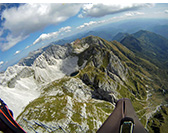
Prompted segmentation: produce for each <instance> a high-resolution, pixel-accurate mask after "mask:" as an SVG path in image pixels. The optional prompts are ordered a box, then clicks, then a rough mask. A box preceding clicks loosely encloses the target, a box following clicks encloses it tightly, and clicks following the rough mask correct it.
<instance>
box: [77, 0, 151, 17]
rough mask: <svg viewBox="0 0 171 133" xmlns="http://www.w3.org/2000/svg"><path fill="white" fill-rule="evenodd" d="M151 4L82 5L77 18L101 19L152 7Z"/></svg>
mask: <svg viewBox="0 0 171 133" xmlns="http://www.w3.org/2000/svg"><path fill="white" fill-rule="evenodd" d="M153 6H154V4H151V3H137V4H133V3H126V4H124V3H121V4H113V3H111V4H109V3H108V4H99V3H98V4H84V6H83V11H82V13H81V14H79V15H78V17H102V16H105V15H109V14H115V13H120V12H125V11H134V10H138V9H142V8H149V7H153Z"/></svg>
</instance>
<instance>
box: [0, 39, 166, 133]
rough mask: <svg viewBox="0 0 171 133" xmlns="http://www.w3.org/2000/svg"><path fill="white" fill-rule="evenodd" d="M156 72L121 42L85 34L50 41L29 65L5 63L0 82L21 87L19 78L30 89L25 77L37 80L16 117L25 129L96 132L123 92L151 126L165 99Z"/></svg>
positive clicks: (148, 127)
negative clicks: (63, 41)
mask: <svg viewBox="0 0 171 133" xmlns="http://www.w3.org/2000/svg"><path fill="white" fill-rule="evenodd" d="M25 61H26V60H25ZM25 64H27V62H25ZM159 72H160V71H159V70H158V67H156V66H155V65H154V64H152V63H150V62H149V61H147V60H145V59H142V58H139V57H137V56H136V55H135V54H134V53H133V52H132V51H130V50H129V49H128V48H126V47H125V46H123V45H122V44H121V43H119V42H116V41H113V42H108V41H106V40H104V39H102V38H99V37H94V36H89V37H86V38H83V39H81V40H79V39H77V40H76V41H74V42H72V43H71V44H66V45H63V46H59V45H51V46H49V47H48V48H46V50H45V51H43V52H42V53H41V54H40V55H39V56H38V57H37V58H36V59H35V60H34V62H33V64H32V65H31V66H21V64H20V65H15V66H13V67H11V68H9V69H8V70H7V71H6V72H5V73H3V74H1V79H0V85H1V86H3V87H6V89H9V87H10V88H12V89H18V90H19V89H20V90H21V91H22V87H21V86H20V85H21V84H22V86H23V85H25V88H27V89H28V90H29V91H28V92H27V93H28V94H30V93H31V89H32V88H33V86H31V85H30V84H24V83H23V82H24V81H26V80H27V81H30V80H32V83H33V84H34V85H35V86H34V87H35V88H36V89H35V92H37V93H35V94H37V95H35V96H34V97H32V98H31V100H28V101H27V102H26V101H25V102H24V103H23V106H22V108H23V107H25V106H26V105H27V106H26V107H25V108H24V110H22V109H20V112H21V111H22V113H21V114H20V115H19V116H18V118H17V121H18V122H19V124H20V125H21V126H22V127H23V128H24V129H25V130H26V131H27V132H74V131H75V132H96V131H97V129H98V128H99V127H100V126H101V125H102V123H103V122H104V121H105V120H106V118H107V117H108V116H109V115H110V113H111V112H112V111H113V109H114V105H115V102H116V101H117V100H118V99H120V98H123V97H127V98H130V99H131V101H132V104H133V106H134V108H135V110H136V112H137V115H138V116H139V118H140V120H141V122H142V124H143V125H144V126H146V128H147V130H149V131H153V129H152V128H151V127H150V126H147V125H148V123H149V121H150V120H151V118H152V117H153V114H155V112H156V111H157V110H156V108H157V107H159V106H160V105H164V104H167V103H166V102H165V98H164V97H163V95H165V96H166V95H167V94H164V93H163V92H165V91H166V89H165V88H164V87H163V89H161V86H160V85H161V84H162V82H161V79H160V76H159V75H157V74H158V73H159ZM9 75H11V76H9ZM156 76H157V77H158V78H155V77H156ZM1 86H0V87H1ZM161 90H162V91H161ZM166 92H167V91H166ZM26 97H27V96H26ZM156 97H157V98H156ZM32 100H33V101H32ZM29 101H31V102H30V103H29V104H28V102H29ZM7 104H8V103H7ZM20 108H21V107H20ZM12 110H13V109H12ZM14 114H15V112H14ZM149 116H150V117H149ZM150 122H151V121H150ZM163 123H165V122H163ZM150 124H151V123H150Z"/></svg>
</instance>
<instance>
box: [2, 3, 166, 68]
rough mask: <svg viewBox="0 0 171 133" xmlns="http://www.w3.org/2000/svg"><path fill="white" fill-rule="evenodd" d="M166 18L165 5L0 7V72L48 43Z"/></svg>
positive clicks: (112, 4) (97, 4) (65, 4)
mask: <svg viewBox="0 0 171 133" xmlns="http://www.w3.org/2000/svg"><path fill="white" fill-rule="evenodd" d="M135 18H150V19H151V18H164V19H167V18H168V4H161V3H160V4H154V3H137V4H135V3H126V4H124V3H121V4H120V3H116V4H115V3H107V4H106V3H103V4H100V3H96V4H92V3H89V4H87V3H79V4H74V3H63V4H62V3H53V4H50V3H46V4H41V3H38V4H33V3H31V4H14V3H10V4H5V3H2V4H0V71H2V70H4V69H5V68H6V67H7V66H9V65H12V64H14V63H16V62H17V61H18V60H19V59H21V58H23V57H25V56H26V55H28V53H29V52H30V51H33V50H36V49H38V48H40V47H42V46H44V45H47V44H48V43H50V42H52V41H55V40H58V39H61V38H63V37H66V36H69V35H72V34H75V33H79V32H81V31H84V30H87V29H91V28H94V27H96V26H99V25H104V24H107V23H111V22H116V21H121V20H128V19H135Z"/></svg>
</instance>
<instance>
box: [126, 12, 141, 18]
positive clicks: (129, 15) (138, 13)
mask: <svg viewBox="0 0 171 133" xmlns="http://www.w3.org/2000/svg"><path fill="white" fill-rule="evenodd" d="M136 15H144V13H143V12H127V13H125V16H128V17H133V16H136Z"/></svg>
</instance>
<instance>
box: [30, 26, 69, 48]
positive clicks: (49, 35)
mask: <svg viewBox="0 0 171 133" xmlns="http://www.w3.org/2000/svg"><path fill="white" fill-rule="evenodd" d="M70 31H71V27H70V26H67V27H62V28H60V29H59V31H56V32H52V33H47V34H41V35H40V36H39V38H37V39H36V40H35V41H34V42H33V45H35V44H37V43H40V42H42V41H44V40H49V39H52V38H55V37H57V36H58V35H59V34H60V33H62V34H63V33H64V32H70Z"/></svg>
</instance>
